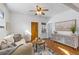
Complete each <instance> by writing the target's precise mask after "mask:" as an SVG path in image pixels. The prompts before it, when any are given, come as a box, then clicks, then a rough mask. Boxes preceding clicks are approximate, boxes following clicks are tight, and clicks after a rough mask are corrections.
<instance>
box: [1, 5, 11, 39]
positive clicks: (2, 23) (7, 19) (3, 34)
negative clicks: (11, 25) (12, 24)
mask: <svg viewBox="0 0 79 59" xmlns="http://www.w3.org/2000/svg"><path fill="white" fill-rule="evenodd" d="M0 10H2V11H3V12H4V19H3V20H0V25H2V26H4V28H3V29H1V28H0V38H3V37H4V36H6V34H7V33H8V31H6V22H8V21H9V20H10V16H9V15H10V12H9V10H8V9H7V8H6V6H5V5H4V4H1V3H0Z"/></svg>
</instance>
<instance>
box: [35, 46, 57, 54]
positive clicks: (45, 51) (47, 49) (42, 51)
mask: <svg viewBox="0 0 79 59" xmlns="http://www.w3.org/2000/svg"><path fill="white" fill-rule="evenodd" d="M39 50H40V49H38V51H37V52H35V55H56V53H55V52H54V51H52V50H51V49H49V48H47V47H46V48H45V50H43V49H41V50H40V51H39Z"/></svg>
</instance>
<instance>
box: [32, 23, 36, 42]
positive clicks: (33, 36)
mask: <svg viewBox="0 0 79 59" xmlns="http://www.w3.org/2000/svg"><path fill="white" fill-rule="evenodd" d="M31 33H32V34H31V41H33V40H34V39H35V38H38V22H31Z"/></svg>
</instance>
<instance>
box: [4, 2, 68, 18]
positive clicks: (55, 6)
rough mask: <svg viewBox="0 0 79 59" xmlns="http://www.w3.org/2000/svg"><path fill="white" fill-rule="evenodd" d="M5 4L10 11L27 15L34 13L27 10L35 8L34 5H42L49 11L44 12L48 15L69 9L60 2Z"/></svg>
mask: <svg viewBox="0 0 79 59" xmlns="http://www.w3.org/2000/svg"><path fill="white" fill-rule="evenodd" d="M5 5H6V6H7V7H8V8H9V9H10V11H11V12H18V13H22V14H28V15H34V12H30V11H29V10H33V9H35V6H36V5H41V6H42V7H44V8H47V9H49V11H46V13H45V14H46V15H45V16H49V17H51V16H53V15H55V14H58V13H61V12H64V11H67V10H69V7H67V6H65V5H64V4H61V3H7V4H5Z"/></svg>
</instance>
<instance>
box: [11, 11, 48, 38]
mask: <svg viewBox="0 0 79 59" xmlns="http://www.w3.org/2000/svg"><path fill="white" fill-rule="evenodd" d="M46 19H47V18H45V17H41V16H40V17H39V16H35V15H25V14H20V13H15V12H12V13H11V32H12V33H21V34H23V33H25V31H28V32H30V33H31V22H32V21H33V22H38V24H39V26H38V31H39V32H38V33H39V34H38V35H39V37H41V36H40V35H41V22H47V21H46Z"/></svg>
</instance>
